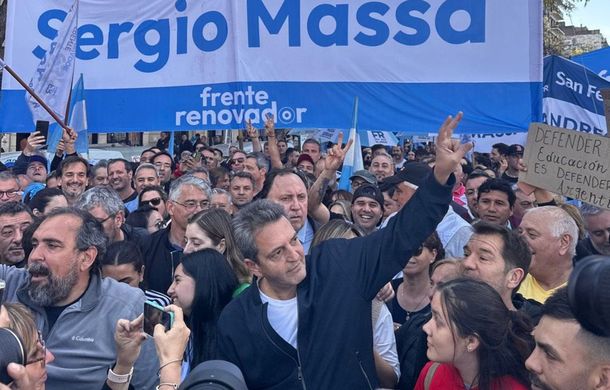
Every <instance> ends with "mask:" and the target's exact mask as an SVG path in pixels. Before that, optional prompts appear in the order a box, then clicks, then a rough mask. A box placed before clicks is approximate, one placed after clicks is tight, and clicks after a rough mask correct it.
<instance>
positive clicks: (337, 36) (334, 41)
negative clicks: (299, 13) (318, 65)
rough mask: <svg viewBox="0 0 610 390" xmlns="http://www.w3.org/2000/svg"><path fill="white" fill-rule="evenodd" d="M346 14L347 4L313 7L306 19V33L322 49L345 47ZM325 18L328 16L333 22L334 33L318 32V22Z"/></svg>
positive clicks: (347, 10) (347, 23)
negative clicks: (334, 46) (335, 46)
mask: <svg viewBox="0 0 610 390" xmlns="http://www.w3.org/2000/svg"><path fill="white" fill-rule="evenodd" d="M348 12H349V7H348V5H347V4H344V5H337V6H334V5H330V4H322V5H319V6H317V7H315V8H314V9H313V10H312V11H311V13H310V14H309V18H308V19H307V32H308V33H309V37H310V38H311V40H312V42H313V43H315V44H316V45H318V46H322V47H329V46H333V45H337V46H347V39H348V38H347V27H348V26H349V22H348V16H349V15H348ZM325 16H330V17H331V18H333V19H334V21H335V31H333V32H332V33H330V34H324V33H323V32H322V31H321V30H320V22H321V21H322V19H323V18H324V17H325Z"/></svg>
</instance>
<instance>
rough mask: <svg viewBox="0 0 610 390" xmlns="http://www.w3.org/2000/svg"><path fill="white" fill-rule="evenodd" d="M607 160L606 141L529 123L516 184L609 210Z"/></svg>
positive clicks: (609, 140)
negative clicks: (521, 166) (519, 182)
mask: <svg viewBox="0 0 610 390" xmlns="http://www.w3.org/2000/svg"><path fill="white" fill-rule="evenodd" d="M608 156H610V138H608V137H603V136H599V135H593V134H587V133H583V132H578V131H574V130H566V129H562V128H559V127H552V126H548V125H545V124H544V123H532V125H531V126H530V128H529V132H528V136H527V146H526V148H525V154H524V162H525V164H526V165H527V172H521V173H520V174H519V180H520V181H523V182H525V183H527V184H530V185H533V186H536V187H540V188H544V189H546V190H549V191H552V192H555V193H558V194H561V195H565V196H568V197H570V198H574V199H578V200H581V201H583V202H586V203H589V204H592V205H594V206H597V207H601V208H605V209H608V210H610V158H608Z"/></svg>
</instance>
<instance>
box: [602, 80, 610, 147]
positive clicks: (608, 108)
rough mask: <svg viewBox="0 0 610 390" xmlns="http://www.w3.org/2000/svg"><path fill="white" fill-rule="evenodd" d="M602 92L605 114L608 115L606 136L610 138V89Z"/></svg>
mask: <svg viewBox="0 0 610 390" xmlns="http://www.w3.org/2000/svg"><path fill="white" fill-rule="evenodd" d="M601 92H602V97H603V98H604V112H605V113H606V129H607V133H606V136H607V137H610V89H602V90H601Z"/></svg>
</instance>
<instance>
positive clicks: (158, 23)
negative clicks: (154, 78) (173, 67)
mask: <svg viewBox="0 0 610 390" xmlns="http://www.w3.org/2000/svg"><path fill="white" fill-rule="evenodd" d="M151 31H155V32H157V34H158V35H159V39H158V41H157V42H156V43H154V44H151V43H149V42H148V40H147V39H146V36H147V35H148V33H149V32H151ZM133 39H134V43H135V45H136V48H137V49H138V51H139V52H140V53H142V54H144V55H146V56H157V58H156V59H155V60H154V61H153V62H146V61H144V60H143V59H142V60H139V61H138V62H136V64H135V65H134V67H135V68H136V69H137V70H139V71H140V72H144V73H152V72H156V71H158V70H160V69H162V68H163V67H164V66H165V64H167V60H168V59H169V20H168V19H161V20H146V21H144V22H142V24H141V25H139V26H138V28H137V29H136V31H135V33H134V36H133Z"/></svg>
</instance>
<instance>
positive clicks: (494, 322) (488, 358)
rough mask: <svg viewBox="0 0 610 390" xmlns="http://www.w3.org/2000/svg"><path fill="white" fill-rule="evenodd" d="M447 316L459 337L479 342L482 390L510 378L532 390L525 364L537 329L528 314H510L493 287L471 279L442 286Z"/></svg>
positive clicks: (514, 312)
mask: <svg viewBox="0 0 610 390" xmlns="http://www.w3.org/2000/svg"><path fill="white" fill-rule="evenodd" d="M436 291H437V292H436V293H438V294H440V300H441V303H442V307H443V312H444V313H445V316H446V317H447V319H448V322H449V326H450V327H451V331H452V333H453V337H454V342H455V337H456V336H459V337H462V338H465V337H468V336H473V337H476V338H477V339H478V340H479V347H478V348H477V350H476V353H477V360H478V362H479V372H478V382H479V389H481V390H491V389H493V388H495V386H494V382H495V381H496V380H497V379H498V378H501V377H503V376H505V375H510V376H512V377H514V378H515V379H516V380H518V381H519V382H521V383H522V384H523V385H525V386H526V387H528V388H529V384H530V383H529V374H528V371H527V369H526V368H525V360H526V359H527V358H528V357H529V355H530V354H531V352H532V350H533V347H534V342H533V338H532V335H531V331H532V329H533V326H532V324H531V323H530V322H529V320H528V318H527V317H526V315H525V314H523V313H522V312H519V311H512V310H509V309H508V308H507V307H506V305H505V304H504V302H503V301H502V298H501V297H500V294H499V293H498V292H497V291H496V290H494V289H493V288H492V287H491V286H490V285H488V284H487V283H485V282H481V281H479V280H474V279H469V278H457V279H452V280H449V281H447V282H444V283H439V284H438V285H437V287H436Z"/></svg>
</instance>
